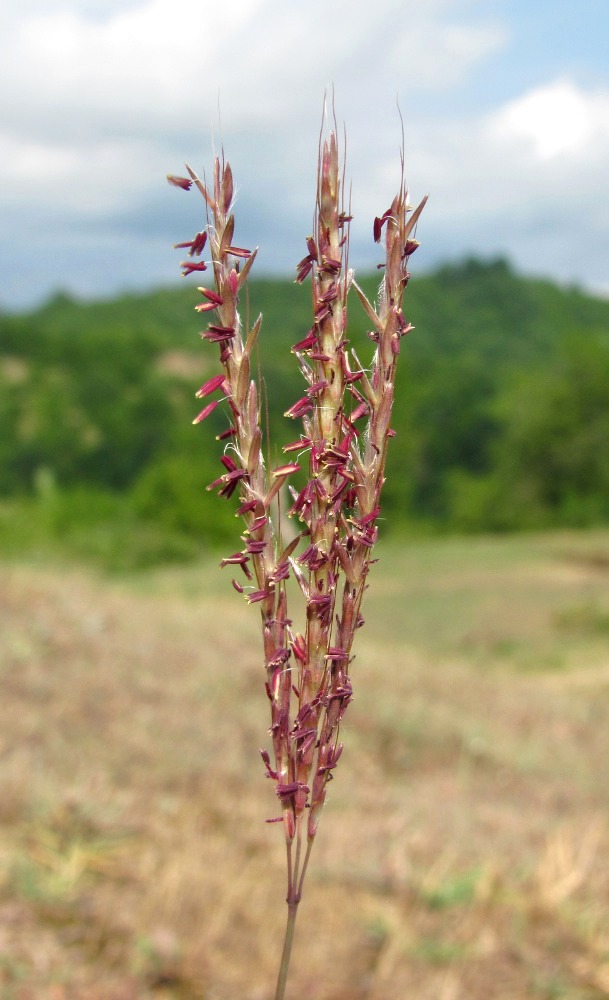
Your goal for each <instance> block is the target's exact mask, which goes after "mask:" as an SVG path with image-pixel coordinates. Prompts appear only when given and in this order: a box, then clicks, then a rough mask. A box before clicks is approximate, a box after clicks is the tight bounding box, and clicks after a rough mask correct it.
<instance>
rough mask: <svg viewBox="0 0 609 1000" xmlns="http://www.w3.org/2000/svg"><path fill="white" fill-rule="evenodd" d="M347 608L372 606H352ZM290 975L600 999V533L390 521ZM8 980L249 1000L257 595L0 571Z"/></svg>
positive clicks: (606, 886) (267, 866)
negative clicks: (461, 536)
mask: <svg viewBox="0 0 609 1000" xmlns="http://www.w3.org/2000/svg"><path fill="white" fill-rule="evenodd" d="M365 614H366V609H365ZM366 616H367V618H368V623H367V627H366V628H365V629H363V630H362V631H361V632H360V634H359V637H358V638H359V639H360V641H359V645H358V648H357V659H356V661H355V664H354V672H353V673H354V686H355V693H356V697H355V701H354V703H353V705H352V706H351V708H350V710H349V713H348V715H347V719H346V725H345V728H344V733H343V738H344V741H345V743H346V748H345V752H344V754H343V758H342V759H341V763H340V767H339V768H338V769H337V772H336V780H335V781H334V782H333V785H332V789H331V791H332V794H331V795H330V796H329V801H328V805H327V807H326V810H325V813H324V816H323V817H322V823H321V826H320V832H319V835H318V838H317V839H318V843H317V844H316V846H315V853H314V855H313V860H312V867H311V869H310V874H309V883H308V885H307V887H306V889H305V896H304V899H303V903H302V906H301V912H300V914H299V926H298V927H297V932H296V942H295V953H294V960H293V969H292V977H291V982H290V987H289V996H290V998H291V1000H305V998H311V1000H529V998H530V1000H553V998H564V1000H595V998H602V997H609V697H608V696H609V534H608V533H594V534H583V535H560V536H547V537H544V538H534V537H531V538H524V537H519V538H515V539H502V540H488V539H487V540H485V539H479V540H476V541H468V540H445V541H429V542H418V543H416V544H401V543H400V544H398V543H392V544H391V545H387V546H386V550H385V552H384V553H383V558H382V561H381V564H380V565H379V566H378V567H376V568H375V573H374V575H373V578H372V581H371V587H370V592H369V601H368V607H367V615H366ZM0 684H1V697H0V996H1V997H2V998H3V1000H170V998H172V1000H270V998H271V997H272V996H273V987H274V978H275V975H276V966H277V961H278V957H279V952H280V948H281V940H282V934H283V925H284V919H285V914H284V908H285V906H284V902H283V900H284V895H285V886H284V848H283V843H282V834H281V828H280V827H279V826H269V825H267V824H266V823H265V820H266V819H267V818H270V817H272V816H273V815H275V814H276V812H277V806H276V803H275V800H274V795H273V791H272V787H271V785H270V783H269V782H266V781H265V779H264V776H263V767H262V763H261V761H260V757H259V754H258V748H259V747H260V746H264V745H266V744H267V743H268V736H267V732H266V729H267V725H268V719H267V702H266V697H265V694H264V691H263V676H262V667H261V662H260V654H259V643H258V621H257V615H256V613H255V610H254V609H252V608H247V607H245V606H244V605H243V604H242V602H241V600H240V599H239V597H238V595H236V594H235V593H234V592H233V591H232V589H231V587H230V583H229V578H228V577H226V576H222V575H221V573H220V571H219V570H218V569H217V568H216V567H215V565H209V566H199V567H196V568H194V569H193V568H190V569H180V570H175V569H173V570H163V571H157V572H155V573H148V574H146V575H140V576H139V577H132V578H129V579H127V578H123V579H116V578H115V579H109V578H103V577H101V576H96V575H95V574H93V573H92V572H90V571H88V570H86V569H83V568H77V567H70V566H59V565H45V566H36V565H34V564H32V563H29V564H26V563H25V562H13V563H10V564H4V565H3V566H0Z"/></svg>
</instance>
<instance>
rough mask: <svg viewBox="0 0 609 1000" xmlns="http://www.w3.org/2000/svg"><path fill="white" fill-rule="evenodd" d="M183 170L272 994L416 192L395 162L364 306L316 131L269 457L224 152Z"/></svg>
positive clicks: (353, 600) (332, 702)
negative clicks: (396, 178)
mask: <svg viewBox="0 0 609 1000" xmlns="http://www.w3.org/2000/svg"><path fill="white" fill-rule="evenodd" d="M187 171H188V177H176V176H170V177H169V181H170V183H172V184H173V185H175V186H177V187H180V188H183V189H184V190H189V189H191V188H192V187H196V188H197V189H198V190H199V192H200V194H201V195H202V196H203V199H204V201H205V205H206V224H205V226H204V227H203V228H202V229H201V231H199V232H197V234H196V235H195V236H194V238H193V239H191V240H189V241H187V242H185V243H180V244H177V246H178V247H180V248H181V249H182V250H186V251H187V254H186V256H187V259H186V260H185V261H183V263H182V265H181V266H182V269H183V274H184V275H185V276H187V275H190V274H193V273H195V274H197V275H201V276H203V275H204V274H205V272H207V275H206V276H208V277H209V279H210V280H209V281H208V282H206V284H205V285H203V286H201V287H200V288H199V291H200V293H201V302H200V303H199V304H198V305H197V306H196V309H197V311H198V312H200V313H201V314H202V315H203V316H205V317H206V318H207V317H209V321H208V322H207V325H206V327H205V329H204V330H203V331H202V332H201V337H202V338H203V340H205V341H208V342H209V343H210V344H215V345H217V347H218V349H219V360H220V366H221V370H220V371H219V372H218V373H217V374H216V375H213V376H212V377H211V378H209V379H208V380H207V381H206V382H205V383H204V384H203V385H202V386H201V387H200V389H199V390H198V392H197V396H198V398H199V399H201V400H202V401H203V408H202V409H201V411H200V412H199V414H198V415H197V416H196V417H195V420H194V423H200V422H202V421H204V420H205V419H206V417H208V416H209V414H210V413H212V411H213V410H214V409H215V408H216V407H217V406H218V405H219V403H220V402H221V400H224V401H225V402H226V404H227V410H228V415H229V426H228V427H227V429H226V430H225V431H224V432H223V433H222V434H220V435H219V439H220V440H221V441H223V442H224V452H223V454H222V457H221V462H222V465H223V472H222V474H221V475H220V476H219V477H218V478H217V479H216V480H215V482H213V483H211V484H210V485H209V487H208V489H217V490H218V492H219V494H220V496H223V497H231V496H232V495H233V494H234V493H236V494H237V495H238V498H239V506H238V510H237V514H238V515H239V516H240V517H241V518H242V519H243V522H244V531H243V534H242V536H241V540H242V542H243V547H242V548H241V549H239V551H237V552H235V553H234V554H232V555H229V556H227V557H226V558H225V559H223V560H222V563H221V565H222V566H233V567H236V568H238V569H239V571H240V579H238V580H237V579H234V580H233V586H234V588H235V590H237V591H238V592H239V593H240V594H243V596H244V598H245V599H246V600H247V602H248V603H249V604H255V605H258V608H259V610H260V614H261V622H262V642H263V654H264V667H265V672H266V692H267V695H268V698H269V702H270V710H271V726H270V736H271V742H272V746H271V748H270V749H269V750H262V751H261V753H262V759H263V761H264V766H265V768H266V773H267V776H268V777H269V778H270V779H271V780H272V781H273V782H274V785H275V791H276V794H277V798H278V800H279V804H280V816H278V817H277V820H270V821H269V822H275V821H277V822H281V823H282V824H283V832H284V836H285V842H286V849H287V904H288V920H287V927H286V934H285V940H284V946H283V954H282V958H281V963H280V969H279V976H278V981H277V988H276V994H275V998H276V1000H282V998H283V997H284V995H285V989H286V980H287V974H288V967H289V961H290V954H291V948H292V940H293V934H294V926H295V920H296V914H297V910H298V905H299V903H300V899H301V896H302V890H303V883H304V879H305V875H306V871H307V866H308V862H309V858H310V854H311V849H312V846H313V843H314V841H315V837H316V834H317V829H318V824H319V819H320V814H321V811H322V808H323V805H324V802H325V799H326V792H327V786H328V782H329V781H330V780H331V778H332V775H333V772H334V769H335V768H336V766H337V764H338V762H339V759H340V756H341V753H342V750H343V744H342V743H341V742H340V738H339V737H340V725H341V720H342V718H343V716H344V714H345V711H346V710H347V707H348V705H349V702H350V701H351V699H352V684H351V677H350V664H351V660H352V646H353V640H354V636H355V632H356V630H357V629H358V628H359V627H360V626H361V625H363V618H362V613H361V607H362V599H363V595H364V591H365V590H366V587H367V584H368V573H369V569H370V565H371V562H372V553H373V549H374V545H375V542H376V540H377V535H378V527H377V521H378V518H379V515H380V512H381V506H380V500H381V490H382V486H383V482H384V478H385V458H386V453H387V445H388V442H389V439H390V438H391V437H392V435H393V431H392V429H391V413H392V405H393V398H394V389H395V375H396V366H397V363H398V358H399V354H400V347H401V341H402V338H403V337H404V336H405V335H406V334H407V333H408V332H409V330H411V329H412V327H411V326H410V324H409V323H408V322H407V321H406V319H405V317H404V313H403V311H402V299H403V296H404V291H405V288H406V285H407V283H408V280H409V277H410V275H409V272H408V262H409V258H410V256H411V254H412V253H414V251H415V250H416V248H417V246H418V245H419V244H418V242H417V241H416V239H415V238H414V233H415V228H416V224H417V221H418V218H419V216H420V214H421V211H422V209H423V206H424V204H425V199H423V201H422V202H421V203H420V204H419V205H418V207H417V208H416V209H414V210H413V209H412V208H411V206H410V205H409V204H408V196H407V191H406V189H405V185H404V180H403V158H402V182H401V184H400V188H399V191H398V193H397V194H396V196H395V198H394V199H393V201H392V203H391V205H390V207H389V208H388V209H387V211H386V212H384V213H383V214H382V215H380V216H378V217H377V218H375V220H374V226H373V236H374V240H375V241H376V242H377V243H384V260H383V262H382V263H381V264H380V265H379V268H380V269H382V272H383V276H382V281H381V286H380V291H379V297H378V303H376V304H373V303H371V302H370V301H369V299H368V298H367V297H366V295H365V294H364V293H363V291H362V290H361V288H360V287H359V286H358V285H357V283H356V281H355V279H354V277H353V272H352V271H351V270H350V269H349V266H348V253H349V224H350V222H351V215H350V208H349V206H348V205H346V204H345V196H344V178H343V174H342V166H341V163H340V160H339V149H338V142H337V138H336V133H335V131H333V132H331V133H330V134H329V136H328V138H327V139H325V140H324V141H322V142H321V143H320V151H319V160H318V178H317V198H316V206H315V222H314V232H313V235H312V236H310V237H309V238H308V239H307V240H306V248H307V253H306V256H305V257H304V258H303V259H302V260H301V261H300V263H299V264H298V265H297V276H296V281H297V282H298V283H302V282H304V281H306V280H309V279H310V280H311V289H312V324H311V327H310V329H309V330H308V331H306V333H304V331H303V333H304V336H303V337H302V339H301V340H299V341H298V343H296V344H294V345H293V347H292V352H293V353H294V355H295V357H296V360H297V362H298V365H299V367H300V370H301V372H302V375H303V377H304V382H305V389H304V393H303V395H302V397H301V398H300V399H298V400H297V401H296V402H295V403H294V404H293V406H291V407H290V408H289V409H288V411H287V412H286V417H289V418H291V419H293V420H294V421H297V422H299V423H300V425H301V429H300V433H299V436H298V437H297V438H296V440H295V441H294V442H293V443H291V444H289V445H287V446H286V447H285V448H284V452H285V453H286V456H288V460H287V461H286V462H285V463H284V464H282V465H279V466H277V467H275V468H270V467H269V466H268V462H267V461H265V455H264V453H263V432H262V427H261V395H260V389H259V387H258V385H257V382H256V380H255V379H253V378H252V357H253V353H254V349H255V346H256V342H257V339H258V335H259V333H260V328H261V323H262V317H261V316H259V317H258V319H257V320H256V322H255V323H254V324H253V325H252V326H251V328H249V329H247V328H244V326H243V323H242V320H241V317H240V315H239V301H240V298H241V297H242V296H243V293H244V288H245V286H246V283H247V281H248V278H249V275H250V272H251V269H252V266H253V263H254V260H255V258H256V250H253V251H250V250H247V249H244V248H242V247H239V246H237V245H236V244H235V241H234V234H235V215H234V213H233V202H234V187H233V175H232V171H231V168H230V165H229V163H228V162H226V161H225V159H224V157H221V158H220V157H219V158H217V159H216V161H215V166H214V174H213V181H212V183H211V184H208V183H207V182H206V181H201V180H200V179H199V177H198V176H197V175H196V174H195V172H194V171H193V170H191V169H190V168H189V167H187ZM203 280H205V279H203ZM351 290H352V291H353V292H354V293H355V295H356V296H357V298H358V299H359V301H360V303H361V305H362V306H363V309H364V311H365V313H366V315H367V318H368V320H369V324H370V332H369V337H370V339H371V341H372V342H373V344H374V352H373V358H372V360H371V363H370V365H369V366H368V367H366V366H365V365H364V364H363V363H362V362H361V361H360V359H359V358H358V356H357V354H356V353H355V351H354V350H353V349H350V345H349V338H348V313H347V301H348V297H349V293H350V291H351ZM294 455H296V456H297V460H296V461H292V460H291V456H294ZM303 456H307V464H306V465H305V462H304V461H303ZM303 473H304V485H301V486H299V487H298V488H295V487H294V486H293V485H291V482H292V479H293V477H294V481H295V482H299V480H298V478H297V477H298V474H300V477H301V479H302V478H303ZM284 484H288V487H289V491H290V495H291V506H290V507H289V509H288V510H287V515H288V517H289V518H290V519H292V523H296V524H297V525H298V529H297V531H294V530H293V529H292V530H290V535H291V537H286V536H287V530H286V525H285V517H283V516H282V515H283V510H282V499H281V498H282V493H283V490H282V487H283V486H284ZM284 506H285V505H284ZM290 576H292V577H293V578H294V579H295V580H296V582H297V584H298V590H299V591H300V593H301V595H302V600H303V605H304V609H303V614H302V624H301V625H300V626H298V625H296V624H295V619H294V618H293V617H291V609H290V612H288V596H287V589H286V581H287V580H288V578H289V577H290Z"/></svg>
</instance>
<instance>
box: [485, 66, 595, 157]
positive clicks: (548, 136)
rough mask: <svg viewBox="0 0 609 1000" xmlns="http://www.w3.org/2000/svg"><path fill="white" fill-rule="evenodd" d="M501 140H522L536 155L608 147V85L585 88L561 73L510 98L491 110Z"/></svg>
mask: <svg viewBox="0 0 609 1000" xmlns="http://www.w3.org/2000/svg"><path fill="white" fill-rule="evenodd" d="M492 134H493V137H494V138H495V139H496V140H497V141H498V142H499V143H505V144H512V145H513V144H515V143H518V142H521V143H522V145H523V148H524V149H525V150H526V151H527V152H528V153H529V154H530V155H532V157H533V158H534V159H536V160H538V161H541V162H542V163H543V162H548V161H551V160H554V159H557V158H559V157H566V158H569V159H574V160H575V159H577V160H581V159H584V158H588V157H590V156H594V157H595V156H596V155H597V154H598V152H599V151H601V152H602V151H603V150H604V152H605V154H606V152H607V150H608V149H609V91H592V92H586V91H585V90H583V89H582V88H580V87H578V86H577V85H576V84H575V83H574V82H573V81H572V80H569V79H560V80H556V81H554V82H552V83H549V84H547V85H545V86H543V87H537V88H536V89H535V90H531V91H529V92H528V93H526V94H524V95H522V97H519V98H517V99H516V100H514V101H510V102H509V104H507V105H505V107H503V108H502V109H501V111H500V112H499V113H498V114H497V115H496V116H495V120H494V122H493V126H492Z"/></svg>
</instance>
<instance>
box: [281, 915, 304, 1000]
mask: <svg viewBox="0 0 609 1000" xmlns="http://www.w3.org/2000/svg"><path fill="white" fill-rule="evenodd" d="M298 902H299V901H298V900H296V902H288V922H287V924H286V928H285V938H284V941H283V953H282V955H281V965H280V966H279V976H278V977H277V989H276V991H275V1000H284V997H285V987H286V983H287V981H288V970H289V968H290V955H291V954H292V942H293V940H294V927H295V926H296V914H297V913H298Z"/></svg>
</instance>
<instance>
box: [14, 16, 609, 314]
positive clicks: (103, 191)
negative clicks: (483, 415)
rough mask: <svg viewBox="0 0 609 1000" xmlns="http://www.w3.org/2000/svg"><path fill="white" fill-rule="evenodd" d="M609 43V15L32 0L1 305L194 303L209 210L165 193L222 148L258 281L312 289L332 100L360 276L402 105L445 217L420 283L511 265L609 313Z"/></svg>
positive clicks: (388, 190) (412, 159) (422, 254)
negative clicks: (287, 281)
mask: <svg viewBox="0 0 609 1000" xmlns="http://www.w3.org/2000/svg"><path fill="white" fill-rule="evenodd" d="M220 8H221V9H220ZM607 38H609V4H608V3H607V0H580V2H579V3H578V4H577V5H574V4H572V5H567V4H566V3H561V2H560V3H559V2H556V0H536V2H535V3H532V2H531V0H529V2H528V3H525V2H523V0H427V2H426V3H425V4H421V3H416V4H415V3H414V2H410V0H375V2H374V3H371V2H369V0H333V3H332V4H328V3H327V0H308V2H307V3H305V4H303V3H300V4H297V3H295V2H292V0H232V2H231V4H230V5H229V6H227V5H220V4H214V3H211V2H210V0H181V2H180V3H179V4H176V3H175V0H138V2H137V3H135V2H131V0H120V2H119V0H22V2H20V3H19V4H16V3H14V0H9V2H8V3H7V4H5V5H4V7H3V10H2V13H1V14H0V152H1V154H2V155H1V156H0V280H1V284H0V306H3V307H5V308H22V307H28V306H30V305H33V304H37V303H39V302H40V301H42V300H43V299H44V298H45V297H47V296H48V295H50V294H52V293H53V292H54V291H56V290H57V289H62V290H66V291H69V292H71V293H72V294H75V295H78V296H82V297H97V296H107V295H112V294H115V293H117V292H120V291H124V290H130V289H133V290H139V289H145V288H149V287H152V286H155V285H157V284H160V283H161V284H169V283H171V282H173V281H175V280H177V278H178V273H179V271H178V266H177V265H178V260H179V255H176V254H175V253H174V252H173V251H172V249H171V244H172V243H173V242H178V241H180V240H183V239H186V238H188V237H189V236H191V235H192V234H193V233H194V232H195V231H196V230H197V229H198V228H200V226H201V225H202V223H203V211H202V209H203V206H202V204H201V203H200V201H198V200H197V198H196V196H195V194H194V193H190V194H189V195H184V194H183V192H181V191H177V190H175V189H171V188H169V187H168V185H167V183H166V181H165V175H166V174H167V173H168V172H173V173H179V172H181V171H182V170H183V162H184V160H185V159H187V160H188V161H189V162H191V163H192V165H193V166H194V167H196V169H198V170H200V171H203V170H204V169H205V168H207V169H209V167H210V165H211V161H212V156H213V146H212V133H213V135H214V137H215V138H214V141H215V143H216V145H218V144H219V143H221V142H223V143H224V147H225V150H226V154H227V157H228V158H229V160H230V161H231V163H232V166H233V170H234V173H235V176H236V179H237V185H238V189H239V197H238V202H237V233H238V238H239V242H241V243H244V244H247V245H259V246H260V255H259V262H258V268H259V273H282V274H290V273H293V272H292V268H293V266H294V264H295V263H296V262H297V261H298V260H299V258H300V257H301V256H302V255H303V253H304V249H303V248H304V238H305V237H306V236H307V235H308V232H309V230H310V223H311V217H312V200H313V197H314V183H315V165H316V156H317V140H318V134H319V126H320V118H321V111H322V103H323V95H324V91H325V90H326V89H327V88H328V87H331V86H332V85H333V87H334V93H335V106H336V114H337V118H338V122H339V125H340V127H341V130H342V127H343V125H344V127H345V130H346V134H347V176H348V177H350V178H351V179H352V183H353V211H354V216H355V219H354V223H353V230H352V252H351V263H352V264H353V265H354V266H355V267H356V268H357V267H359V268H360V269H366V268H369V267H370V266H371V265H372V264H373V263H374V261H375V259H376V258H375V251H374V247H373V246H372V241H371V239H370V233H371V221H372V219H373V217H374V216H375V215H377V214H380V213H382V212H383V211H384V210H385V208H386V207H387V205H388V204H389V202H390V200H391V197H392V195H393V193H394V189H395V188H396V185H397V183H398V182H399V146H400V124H399V118H398V115H397V111H396V98H398V99H399V103H400V107H401V109H402V113H403V116H404V120H405V129H406V165H407V180H408V182H409V185H410V188H411V192H412V198H413V200H415V199H418V198H420V197H421V196H422V195H423V194H425V193H429V196H430V199H429V203H428V206H427V208H426V211H425V214H424V216H423V218H422V220H421V224H420V227H419V238H420V239H421V241H422V248H421V250H420V251H419V253H418V254H417V258H418V259H417V258H414V259H413V270H414V271H415V272H416V270H417V269H418V270H419V271H422V270H425V269H427V268H430V267H433V266H435V265H437V264H438V263H440V262H443V261H446V260H456V259H459V258H461V257H463V256H464V255H466V254H477V255H479V256H482V257H489V256H497V255H504V256H507V257H508V258H509V259H510V260H511V261H512V263H513V264H514V266H515V267H516V268H517V269H518V270H519V271H521V272H522V273H526V274H535V275H542V276H547V277H550V278H553V279H555V280H557V281H559V282H561V283H576V284H579V285H582V286H584V287H586V288H589V289H591V290H593V291H595V292H599V293H601V294H609V199H608V198H607V177H608V176H609V60H608V59H607V47H608V46H607ZM218 107H219V108H220V119H219V115H218Z"/></svg>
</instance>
